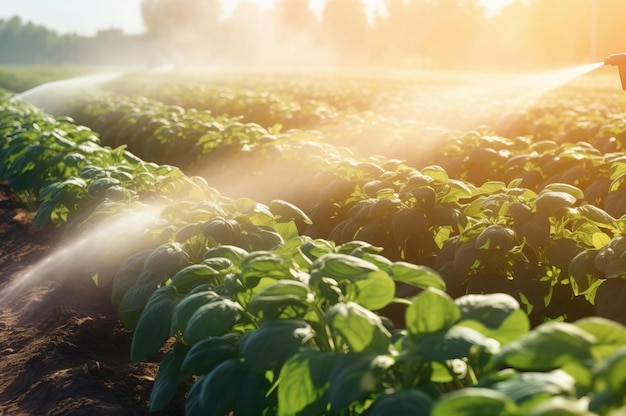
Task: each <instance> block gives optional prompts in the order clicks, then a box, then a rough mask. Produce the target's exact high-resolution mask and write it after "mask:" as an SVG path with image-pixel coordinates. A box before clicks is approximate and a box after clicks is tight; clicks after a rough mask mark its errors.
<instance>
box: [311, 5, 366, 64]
mask: <svg viewBox="0 0 626 416" xmlns="http://www.w3.org/2000/svg"><path fill="white" fill-rule="evenodd" d="M322 30H323V33H324V40H325V42H327V43H328V44H329V45H331V46H332V47H333V48H334V50H335V53H336V59H337V62H339V63H341V64H351V65H354V64H362V63H364V62H367V61H368V60H369V58H370V54H369V53H368V44H369V42H370V40H371V34H372V28H371V27H370V26H369V25H368V21H367V15H366V14H365V8H364V6H363V3H362V2H361V1H360V0H328V2H327V3H326V7H325V9H324V14H323V24H322Z"/></svg>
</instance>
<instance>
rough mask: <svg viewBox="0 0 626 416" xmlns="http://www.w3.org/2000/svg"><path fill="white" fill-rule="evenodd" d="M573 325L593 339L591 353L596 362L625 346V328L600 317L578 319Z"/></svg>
mask: <svg viewBox="0 0 626 416" xmlns="http://www.w3.org/2000/svg"><path fill="white" fill-rule="evenodd" d="M574 325H576V326H577V327H579V328H581V329H583V330H584V331H585V332H587V333H589V334H591V335H593V336H594V337H595V343H594V344H593V345H592V347H591V352H592V354H593V356H594V358H595V359H596V360H604V359H606V358H608V357H609V356H610V355H611V354H613V353H614V352H615V351H616V350H617V349H619V348H620V347H622V346H624V345H626V327H624V325H621V324H619V323H617V322H615V321H612V320H610V319H606V318H600V317H588V318H583V319H579V320H578V321H576V322H574Z"/></svg>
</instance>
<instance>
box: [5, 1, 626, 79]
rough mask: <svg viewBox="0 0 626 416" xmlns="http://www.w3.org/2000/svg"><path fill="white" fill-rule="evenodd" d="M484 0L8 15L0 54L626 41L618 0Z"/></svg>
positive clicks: (205, 5) (560, 46) (327, 53)
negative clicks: (126, 25) (37, 18)
mask: <svg viewBox="0 0 626 416" xmlns="http://www.w3.org/2000/svg"><path fill="white" fill-rule="evenodd" d="M491 3H492V4H493V3H494V2H491ZM229 4H230V5H231V6H230V7H225V5H229ZM233 4H234V5H235V6H232V5H233ZM489 4H490V2H487V1H484V0H483V1H480V0H440V1H430V0H409V1H406V0H385V1H377V2H369V3H365V2H363V1H360V0H328V1H326V2H320V1H309V0H282V1H274V2H253V1H240V2H236V3H233V2H230V3H224V2H221V1H219V0H144V1H143V2H142V3H141V10H137V11H136V12H137V13H140V14H141V16H142V19H143V21H144V25H145V27H146V31H145V33H144V34H134V35H126V34H125V33H124V32H123V30H122V28H117V27H115V26H111V27H110V28H101V29H100V30H99V31H98V35H97V36H95V37H85V36H80V35H75V34H74V35H60V34H58V33H56V32H54V31H51V30H49V29H46V28H45V27H42V26H39V25H36V24H33V23H31V22H30V21H29V20H28V18H27V17H25V18H18V17H11V16H4V17H3V18H2V20H0V63H3V64H14V65H15V64H42V65H43V64H47V65H50V64H62V65H73V64H81V65H98V64H106V65H129V64H130V65H141V66H146V65H159V64H175V65H203V66H244V67H245V66H248V67H250V66H253V65H255V66H263V67H281V68H285V67H308V68H320V67H327V66H353V67H354V66H357V67H363V66H376V67H400V68H414V69H415V68H457V69H469V68H482V69H506V70H512V69H513V70H514V69H529V68H533V67H544V68H545V67H551V66H552V67H554V66H565V65H572V64H583V63H591V62H598V61H600V60H602V58H603V57H605V56H607V55H609V54H612V53H615V52H619V51H620V50H621V48H623V45H624V44H626V34H625V32H624V31H623V30H621V29H622V26H623V22H622V21H621V19H620V17H619V16H620V15H621V13H622V11H623V2H621V1H619V0H603V1H597V0H578V1H568V0H551V1H541V0H531V1H522V0H516V1H512V2H510V3H509V4H507V5H505V6H504V7H503V8H502V9H501V10H500V11H499V13H497V14H495V15H494V14H493V10H492V9H490V8H489V7H488V5H489ZM101 7H106V6H105V5H103V6H101ZM129 7H130V6H129Z"/></svg>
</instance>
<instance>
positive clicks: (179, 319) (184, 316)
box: [170, 290, 218, 336]
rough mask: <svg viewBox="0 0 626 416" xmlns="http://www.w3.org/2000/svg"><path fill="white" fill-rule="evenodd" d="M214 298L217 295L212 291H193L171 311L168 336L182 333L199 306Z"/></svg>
mask: <svg viewBox="0 0 626 416" xmlns="http://www.w3.org/2000/svg"><path fill="white" fill-rule="evenodd" d="M216 297H218V294H217V293H215V292H214V291H212V290H201V291H199V292H196V291H194V292H193V293H190V294H188V295H187V296H185V297H184V298H183V299H182V300H181V301H180V302H179V303H178V304H177V305H176V307H174V310H173V311H172V319H171V321H170V336H173V335H174V334H176V333H177V332H183V331H184V330H185V327H186V326H187V322H189V319H190V318H191V315H193V314H194V313H195V312H196V310H198V308H199V307H200V306H202V305H205V304H207V303H209V302H211V301H212V300H213V299H215V298H216Z"/></svg>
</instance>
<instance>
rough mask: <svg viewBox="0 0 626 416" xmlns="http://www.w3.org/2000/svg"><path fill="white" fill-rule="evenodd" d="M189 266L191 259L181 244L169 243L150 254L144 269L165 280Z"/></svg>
mask: <svg viewBox="0 0 626 416" xmlns="http://www.w3.org/2000/svg"><path fill="white" fill-rule="evenodd" d="M189 264H190V262H189V257H188V256H187V253H185V251H184V250H183V246H182V245H181V244H180V243H167V244H163V245H161V246H159V247H157V248H156V249H155V250H154V251H153V252H152V253H150V255H149V256H148V257H147V258H146V262H145V264H144V266H143V269H144V271H145V272H148V273H153V274H155V275H159V276H162V277H163V280H165V278H166V277H170V276H172V275H174V273H176V272H177V271H179V270H180V269H182V268H183V267H186V266H189Z"/></svg>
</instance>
